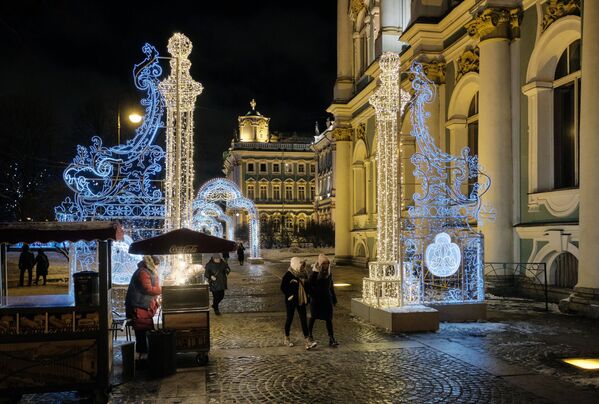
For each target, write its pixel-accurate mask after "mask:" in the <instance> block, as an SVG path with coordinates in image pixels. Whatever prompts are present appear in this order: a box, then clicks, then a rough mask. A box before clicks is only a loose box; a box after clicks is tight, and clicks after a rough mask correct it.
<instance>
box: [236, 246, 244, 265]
mask: <svg viewBox="0 0 599 404" xmlns="http://www.w3.org/2000/svg"><path fill="white" fill-rule="evenodd" d="M244 258H245V247H244V246H243V243H239V244H238V245H237V259H238V260H239V265H243V260H244Z"/></svg>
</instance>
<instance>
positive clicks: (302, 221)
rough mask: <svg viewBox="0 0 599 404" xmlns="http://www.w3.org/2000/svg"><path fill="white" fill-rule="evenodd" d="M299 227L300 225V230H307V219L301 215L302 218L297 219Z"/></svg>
mask: <svg viewBox="0 0 599 404" xmlns="http://www.w3.org/2000/svg"><path fill="white" fill-rule="evenodd" d="M297 227H298V228H299V229H300V230H306V219H304V218H303V217H300V218H299V219H298V220H297Z"/></svg>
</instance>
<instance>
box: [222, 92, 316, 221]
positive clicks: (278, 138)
mask: <svg viewBox="0 0 599 404" xmlns="http://www.w3.org/2000/svg"><path fill="white" fill-rule="evenodd" d="M250 107H251V109H250V110H249V111H248V112H247V113H246V114H245V115H244V116H240V117H239V136H238V138H236V139H233V141H232V142H231V147H230V148H229V150H228V151H227V152H226V153H225V156H224V168H223V172H224V174H225V176H226V177H227V178H228V179H230V180H231V181H233V182H234V183H235V184H237V186H238V187H239V189H240V190H241V192H242V193H243V195H244V196H245V197H246V198H249V199H251V200H253V201H254V203H255V204H256V207H257V208H258V213H259V216H260V221H261V223H262V224H263V227H265V226H266V224H270V225H272V226H273V230H274V232H275V233H280V232H281V231H282V230H283V229H284V230H288V231H291V232H297V231H299V230H300V229H305V228H306V226H307V225H308V224H309V223H310V221H312V220H313V214H314V204H313V201H314V197H315V194H316V185H315V175H316V160H315V154H314V151H313V150H312V148H311V142H312V138H309V137H300V136H297V135H293V136H283V135H280V134H277V133H273V132H271V131H270V129H269V122H270V118H267V117H265V116H264V115H262V114H261V113H260V112H258V111H257V110H256V102H255V101H254V100H252V101H251V102H250ZM240 220H241V222H242V223H243V222H245V218H244V217H243V216H242V217H241V218H240Z"/></svg>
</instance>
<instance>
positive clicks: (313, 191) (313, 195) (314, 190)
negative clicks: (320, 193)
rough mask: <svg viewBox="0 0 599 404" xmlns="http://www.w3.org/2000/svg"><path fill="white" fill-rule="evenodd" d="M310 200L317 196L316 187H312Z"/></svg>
mask: <svg viewBox="0 0 599 404" xmlns="http://www.w3.org/2000/svg"><path fill="white" fill-rule="evenodd" d="M308 196H309V198H310V199H314V197H315V196H316V188H315V187H314V185H310V195H308Z"/></svg>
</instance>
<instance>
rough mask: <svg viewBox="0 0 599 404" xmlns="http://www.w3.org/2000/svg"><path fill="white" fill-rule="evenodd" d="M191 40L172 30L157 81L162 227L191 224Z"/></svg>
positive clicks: (196, 86)
mask: <svg viewBox="0 0 599 404" xmlns="http://www.w3.org/2000/svg"><path fill="white" fill-rule="evenodd" d="M191 49H192V44H191V41H190V40H189V38H187V37H186V36H185V35H183V34H180V33H176V34H174V35H173V36H172V37H171V38H170V39H169V41H168V52H169V53H170V55H171V60H170V66H171V74H170V75H169V77H167V78H166V79H165V80H164V81H162V82H161V83H160V85H159V89H160V92H161V93H162V95H163V97H164V99H165V101H166V108H167V112H166V179H165V182H164V197H165V222H164V228H165V230H166V231H170V230H175V229H180V228H183V227H191V225H192V213H193V212H192V202H193V199H194V196H195V195H194V192H193V179H194V164H193V152H194V146H193V143H194V142H193V136H194V125H193V112H194V109H195V102H196V98H197V96H198V95H200V94H201V93H202V90H203V87H202V85H201V84H200V83H198V82H196V81H194V80H193V79H192V78H191V76H190V74H189V69H190V68H191V62H190V61H189V59H188V57H189V55H190V53H191Z"/></svg>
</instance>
